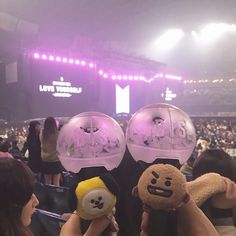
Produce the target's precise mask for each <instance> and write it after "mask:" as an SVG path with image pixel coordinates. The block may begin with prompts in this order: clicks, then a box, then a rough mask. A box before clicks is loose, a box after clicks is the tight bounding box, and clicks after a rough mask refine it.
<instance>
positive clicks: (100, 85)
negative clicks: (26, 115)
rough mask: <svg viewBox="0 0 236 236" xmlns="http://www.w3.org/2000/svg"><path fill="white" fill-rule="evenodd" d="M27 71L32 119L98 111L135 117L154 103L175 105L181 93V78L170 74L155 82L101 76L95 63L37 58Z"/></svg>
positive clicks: (127, 74) (134, 78) (117, 76)
mask: <svg viewBox="0 0 236 236" xmlns="http://www.w3.org/2000/svg"><path fill="white" fill-rule="evenodd" d="M28 69H29V72H28V75H29V76H28V77H29V79H28V83H29V85H30V86H27V88H28V90H30V91H31V92H30V93H31V96H29V99H30V102H29V103H30V110H31V117H30V118H39V117H47V116H57V117H59V116H60V117H71V116H74V115H76V114H79V113H81V112H84V111H98V112H103V113H105V114H108V115H111V116H114V115H116V114H118V113H129V114H133V113H134V112H136V111H137V110H138V109H139V108H141V107H142V106H145V105H148V104H151V103H157V102H166V103H171V104H174V105H175V101H176V97H177V98H178V96H180V95H181V93H182V80H181V79H180V77H172V76H170V75H168V74H167V73H163V74H162V73H161V74H160V75H159V77H158V76H157V77H156V78H154V79H153V80H152V79H151V80H150V78H146V77H143V79H142V78H141V79H139V78H138V79H137V78H136V76H135V75H130V74H129V73H128V72H127V73H126V75H119V74H117V75H115V73H113V74H109V73H107V74H106V73H105V72H103V73H100V72H101V70H100V69H99V68H98V66H97V67H96V66H95V64H94V65H93V66H89V64H87V65H84V66H82V65H76V64H75V63H74V61H73V63H69V61H67V63H63V61H60V62H57V61H50V60H49V59H47V60H43V59H35V58H32V60H31V62H30V63H29V66H28ZM28 69H26V70H28ZM139 77H142V76H139ZM131 78H132V79H131ZM176 78H177V79H176ZM148 79H149V81H147V80H148Z"/></svg>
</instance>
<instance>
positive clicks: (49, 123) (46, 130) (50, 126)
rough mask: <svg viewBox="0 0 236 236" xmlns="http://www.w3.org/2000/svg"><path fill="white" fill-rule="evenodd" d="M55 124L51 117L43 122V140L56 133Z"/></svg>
mask: <svg viewBox="0 0 236 236" xmlns="http://www.w3.org/2000/svg"><path fill="white" fill-rule="evenodd" d="M57 130H58V129H57V123H56V120H55V119H54V118H53V117H48V118H47V119H46V120H45V121H44V126H43V138H47V137H49V136H50V135H51V134H54V133H56V132H57Z"/></svg>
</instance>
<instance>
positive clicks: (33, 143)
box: [22, 121, 42, 178]
mask: <svg viewBox="0 0 236 236" xmlns="http://www.w3.org/2000/svg"><path fill="white" fill-rule="evenodd" d="M40 126H41V125H40V123H39V121H31V122H30V124H29V132H28V136H27V140H26V142H25V144H24V147H23V149H22V152H23V154H25V152H26V150H27V149H28V151H29V158H28V166H29V167H30V169H31V170H32V171H33V173H35V174H39V175H40V173H41V166H42V159H41V145H40V140H39V133H40ZM38 177H39V178H40V176H38Z"/></svg>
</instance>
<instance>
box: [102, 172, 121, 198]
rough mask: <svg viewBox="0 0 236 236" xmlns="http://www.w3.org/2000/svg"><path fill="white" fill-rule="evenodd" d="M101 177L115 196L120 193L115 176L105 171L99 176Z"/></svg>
mask: <svg viewBox="0 0 236 236" xmlns="http://www.w3.org/2000/svg"><path fill="white" fill-rule="evenodd" d="M99 178H100V179H101V180H102V181H103V182H104V184H105V185H106V187H107V188H108V190H109V191H110V192H111V193H112V194H113V195H115V196H118V195H119V193H120V188H119V185H118V184H117V182H116V181H115V179H114V178H113V176H112V175H111V174H110V173H104V174H101V175H100V176H99Z"/></svg>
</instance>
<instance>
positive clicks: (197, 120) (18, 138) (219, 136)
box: [0, 117, 236, 157]
mask: <svg viewBox="0 0 236 236" xmlns="http://www.w3.org/2000/svg"><path fill="white" fill-rule="evenodd" d="M192 121H193V124H194V126H195V129H196V134H197V140H200V139H201V140H206V141H207V142H208V143H209V147H210V148H223V149H235V148H236V119H235V118H234V117H192ZM118 122H119V123H120V125H121V127H122V128H123V130H124V132H125V129H126V126H127V122H128V120H124V119H119V121H118ZM27 130H28V127H27V124H26V123H17V124H4V125H1V126H0V146H2V144H3V143H4V144H5V145H7V146H8V151H9V152H10V153H11V154H12V155H13V156H17V157H18V156H19V154H20V153H19V150H20V151H21V150H22V148H23V146H24V143H25V141H26V138H27V132H28V131H27ZM25 156H26V157H27V153H26V154H25Z"/></svg>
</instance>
